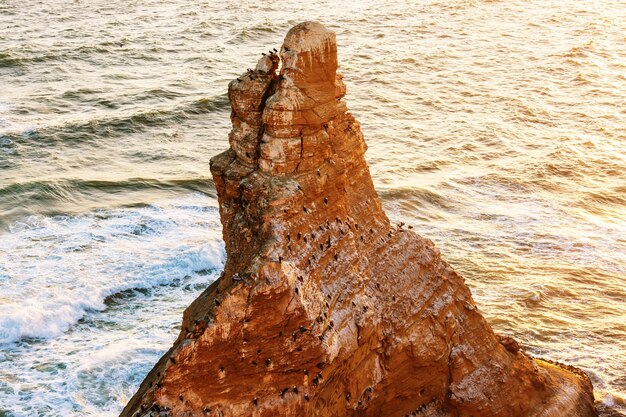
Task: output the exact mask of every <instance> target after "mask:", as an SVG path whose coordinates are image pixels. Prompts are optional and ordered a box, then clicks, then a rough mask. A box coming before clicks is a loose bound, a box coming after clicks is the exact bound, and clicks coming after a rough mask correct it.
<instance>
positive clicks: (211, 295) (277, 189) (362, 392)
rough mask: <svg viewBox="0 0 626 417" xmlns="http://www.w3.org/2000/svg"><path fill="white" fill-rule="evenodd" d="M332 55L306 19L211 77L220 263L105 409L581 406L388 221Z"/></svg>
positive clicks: (493, 411) (409, 412)
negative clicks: (129, 385) (248, 66)
mask: <svg viewBox="0 0 626 417" xmlns="http://www.w3.org/2000/svg"><path fill="white" fill-rule="evenodd" d="M279 67H280V71H279ZM336 70H337V46H336V43H335V35H334V33H333V32H331V31H329V30H327V29H326V28H324V27H323V26H322V25H320V24H319V23H315V22H306V23H302V24H299V25H297V26H295V27H294V28H293V29H291V30H290V31H289V33H288V34H287V36H286V38H285V41H284V44H283V45H282V47H281V50H280V52H279V54H272V55H268V56H265V57H263V58H262V59H261V60H260V61H259V64H258V65H257V67H256V68H255V69H254V70H250V71H248V72H247V73H246V74H243V75H242V76H241V77H240V78H238V79H237V80H235V81H232V82H231V83H230V84H229V90H228V93H229V99H230V103H231V105H232V115H231V119H232V123H233V129H232V131H231V133H230V135H229V142H230V149H229V150H227V151H226V152H224V153H222V154H220V155H218V156H216V157H214V158H213V159H212V161H211V172H212V174H213V177H214V180H215V185H216V188H217V191H218V196H219V204H220V215H221V219H222V224H223V226H224V229H223V235H224V241H225V244H226V251H227V254H228V258H227V262H226V265H225V268H224V272H223V274H222V276H221V277H220V278H219V280H217V281H216V282H214V283H213V284H212V285H211V286H210V287H209V288H208V289H207V290H206V291H205V292H204V293H203V294H202V295H201V296H200V297H199V298H198V299H197V300H196V301H194V303H193V304H192V305H191V306H189V307H188V309H187V310H186V311H185V314H184V318H183V324H182V330H181V333H180V335H179V337H178V339H177V340H176V342H175V344H174V346H173V347H172V348H171V349H170V351H169V352H168V353H167V354H166V355H165V356H164V357H163V358H162V359H161V360H160V361H159V363H158V364H157V365H156V366H155V367H154V369H153V370H152V371H151V372H150V374H149V375H148V376H147V378H146V379H145V381H144V382H143V383H142V384H141V387H140V389H139V391H138V392H137V394H136V395H135V396H134V397H133V398H132V400H131V401H130V403H129V404H128V405H127V406H126V408H125V409H124V411H123V412H122V416H129V417H130V416H150V415H158V416H176V417H179V416H180V417H182V416H220V417H231V416H232V417H234V416H258V417H270V416H271V417H275V416H294V417H295V416H298V417H300V416H311V417H313V416H320V417H323V416H328V417H331V416H336V417H339V416H372V417H381V416H382V417H396V416H397V417H400V416H441V417H444V416H450V417H452V416H467V417H470V416H473V417H514V416H515V417H533V416H534V417H552V416H563V417H565V416H567V417H577V416H578V417H590V416H594V415H595V410H594V405H593V395H592V387H591V383H590V381H589V379H588V378H587V377H586V376H585V375H584V374H582V373H576V372H572V371H571V370H568V369H567V368H566V367H562V366H558V365H554V364H553V363H548V362H544V361H541V360H533V359H531V358H529V357H527V356H526V355H525V354H524V353H523V352H522V351H521V350H520V348H519V345H518V344H517V343H516V342H515V341H514V340H513V339H510V338H506V337H499V336H498V335H496V334H494V332H493V331H492V329H491V328H490V327H489V325H488V324H487V322H486V321H485V319H484V318H483V317H482V316H481V314H480V313H479V311H478V309H477V308H476V305H475V304H474V301H473V300H472V297H471V294H470V291H469V289H468V288H467V286H466V285H465V283H464V281H463V279H462V278H461V277H460V276H459V275H458V274H457V273H456V272H455V271H454V270H453V269H452V268H451V267H450V266H449V265H448V264H447V263H446V261H445V260H444V259H443V258H442V256H441V254H440V253H439V251H438V250H437V249H436V248H435V247H434V245H433V243H432V242H431V241H430V240H428V239H425V238H423V237H420V236H419V235H417V234H416V233H414V232H413V231H411V230H409V229H408V228H405V227H403V226H402V225H397V226H395V225H392V224H390V222H389V219H388V218H387V217H386V215H385V213H384V212H383V210H382V207H381V204H380V201H379V199H378V197H377V195H376V191H375V190H374V187H373V184H372V180H371V178H370V174H369V171H368V167H367V164H366V162H365V159H364V153H365V150H366V145H365V142H364V140H363V135H362V134H361V130H360V127H359V123H358V122H357V121H356V120H355V118H354V117H353V116H352V115H351V114H350V113H349V112H348V111H347V108H346V104H345V101H344V99H343V97H344V95H345V93H346V88H345V86H344V84H343V82H342V79H341V76H340V75H339V74H337V72H336Z"/></svg>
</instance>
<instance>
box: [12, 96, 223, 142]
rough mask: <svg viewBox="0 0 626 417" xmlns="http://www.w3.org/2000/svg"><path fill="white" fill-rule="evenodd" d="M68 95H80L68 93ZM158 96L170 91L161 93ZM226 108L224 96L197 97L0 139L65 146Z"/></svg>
mask: <svg viewBox="0 0 626 417" xmlns="http://www.w3.org/2000/svg"><path fill="white" fill-rule="evenodd" d="M70 94H81V93H80V92H71V93H70ZM162 94H169V95H173V94H174V93H173V92H166V90H162ZM229 107H230V102H229V101H228V96H227V95H226V94H220V95H217V96H215V97H212V98H201V99H198V100H195V101H193V102H191V103H185V104H183V105H182V106H179V107H175V108H160V109H159V108H153V109H145V110H141V111H137V112H135V113H133V114H130V115H115V116H111V115H106V116H100V117H97V118H91V119H87V120H78V121H68V122H65V123H63V124H61V125H57V126H42V127H34V128H29V129H28V130H24V131H21V132H14V131H13V132H12V131H5V132H0V139H2V138H8V139H11V140H13V141H15V142H17V143H25V142H32V141H38V142H40V143H42V144H46V143H57V142H61V143H68V142H78V143H79V142H86V141H98V140H102V139H104V138H111V137H116V136H124V135H128V134H130V133H137V132H143V131H145V130H146V129H149V128H154V127H164V126H170V125H172V124H178V123H182V122H183V121H185V120H187V119H190V118H192V117H194V116H197V115H200V114H205V113H212V112H217V111H224V110H227V109H228V108H229Z"/></svg>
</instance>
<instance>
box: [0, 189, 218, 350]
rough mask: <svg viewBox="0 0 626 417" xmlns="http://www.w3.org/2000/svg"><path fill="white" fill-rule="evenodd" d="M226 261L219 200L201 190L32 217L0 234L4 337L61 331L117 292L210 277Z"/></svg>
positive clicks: (0, 311) (102, 306)
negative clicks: (146, 202)
mask: <svg viewBox="0 0 626 417" xmlns="http://www.w3.org/2000/svg"><path fill="white" fill-rule="evenodd" d="M35 260H36V262H35ZM224 260H225V253H224V249H223V245H222V241H221V226H220V223H219V215H218V211H217V207H216V205H215V200H214V199H212V198H209V197H207V196H204V195H202V194H194V195H191V196H188V197H185V198H182V199H176V200H168V201H164V202H160V203H156V204H153V205H150V206H146V207H141V208H134V209H119V210H106V211H98V212H96V213H91V214H88V215H84V216H56V217H45V216H32V217H29V218H27V219H24V220H23V221H21V222H16V223H15V224H13V225H12V226H11V230H10V233H7V234H4V235H0V265H4V268H3V269H2V270H0V294H2V296H3V299H2V302H0V329H1V330H0V343H10V342H15V341H18V340H20V339H23V338H52V337H57V336H59V335H61V334H63V333H64V332H66V331H68V329H70V328H71V326H73V325H74V324H76V323H77V322H78V321H79V320H80V319H81V318H83V317H85V315H86V314H88V313H89V312H90V311H102V310H104V309H106V308H107V300H110V298H111V297H112V296H115V295H116V294H120V293H122V292H124V291H129V290H138V289H147V290H151V289H153V288H155V287H158V286H163V285H172V284H173V283H176V282H177V281H180V280H182V279H184V278H185V277H188V276H193V275H198V276H204V275H206V271H211V270H213V271H215V270H219V269H221V268H222V266H223V263H224Z"/></svg>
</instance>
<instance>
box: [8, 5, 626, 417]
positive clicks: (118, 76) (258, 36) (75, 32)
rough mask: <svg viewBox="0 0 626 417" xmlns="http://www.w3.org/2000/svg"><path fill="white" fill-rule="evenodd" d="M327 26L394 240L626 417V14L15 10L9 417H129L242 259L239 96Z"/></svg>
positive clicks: (610, 9)
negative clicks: (139, 391) (238, 247)
mask: <svg viewBox="0 0 626 417" xmlns="http://www.w3.org/2000/svg"><path fill="white" fill-rule="evenodd" d="M313 3H314V4H313ZM310 19H316V20H319V21H321V22H322V23H324V24H325V25H327V26H328V27H330V28H332V29H334V30H335V31H336V32H337V40H338V43H339V58H340V64H341V68H340V71H341V72H342V73H343V74H344V77H345V81H346V84H347V86H348V95H347V100H348V105H349V107H350V108H351V110H352V112H353V113H354V114H355V116H356V117H357V118H358V119H359V121H360V122H361V124H362V130H363V133H364V134H365V138H366V140H367V143H368V145H369V151H368V153H367V155H366V156H367V160H368V163H369V165H370V169H371V173H372V176H373V178H374V183H375V185H376V187H377V190H378V192H379V194H380V196H381V198H382V200H383V204H384V207H385V209H386V210H387V212H388V214H389V216H390V217H391V218H392V220H393V221H396V222H400V221H404V222H406V223H408V224H412V225H414V227H415V230H416V231H418V232H419V233H421V234H422V235H425V236H427V237H429V238H431V239H432V240H433V241H435V243H436V244H437V246H438V247H439V248H440V249H441V250H442V252H443V253H444V255H445V256H446V258H447V259H448V260H449V261H450V263H451V264H452V265H453V266H454V267H455V268H456V269H457V271H459V273H461V274H462V275H463V276H464V277H465V278H466V281H467V283H468V285H469V286H470V287H471V289H472V292H473V294H474V296H475V299H476V301H477V303H478V305H479V307H480V310H481V311H482V312H483V314H484V315H485V316H486V317H487V319H488V320H489V322H490V323H491V324H492V326H493V327H494V328H495V329H496V331H498V332H500V333H503V334H506V335H510V336H514V337H515V338H516V339H517V340H519V341H520V342H521V344H522V345H523V347H524V349H525V350H526V351H527V352H528V353H529V354H531V355H534V356H539V357H548V358H551V359H555V360H558V361H561V362H565V363H569V364H572V365H575V366H578V367H580V368H582V369H583V370H585V371H586V372H587V373H588V374H589V375H590V377H591V379H592V381H593V383H594V386H595V389H596V396H597V400H598V404H599V406H600V408H601V411H602V415H603V416H606V417H609V416H626V4H624V2H623V1H622V0H593V1H592V0H574V1H567V2H566V1H560V0H553V1H550V0H527V1H517V0H501V1H497V0H491V1H487V0H440V1H434V0H423V1H371V0H366V1H341V2H331V1H318V2H301V1H286V0H285V1H274V2H271V4H266V3H259V2H249V3H242V2H236V1H227V0H225V1H222V2H210V1H205V0H198V1H194V2H188V1H183V0H160V1H156V0H133V1H128V0H124V1H121V0H107V1H101V0H89V1H87V0H71V1H69V0H68V1H65V0H56V1H36V0H21V1H17V0H3V1H1V2H0V416H2V417H9V416H10V417H26V416H28V417H31V416H46V417H48V416H49V417H53V416H63V417H68V416H115V415H117V414H118V413H119V412H120V411H121V409H122V407H123V406H124V404H125V403H126V401H127V400H128V399H129V398H130V396H131V395H132V394H133V393H134V391H135V389H136V388H137V386H138V384H139V383H140V382H141V380H142V379H143V377H144V376H145V374H146V373H147V372H148V370H149V369H151V367H152V365H153V364H154V363H155V361H156V360H157V359H158V358H159V357H160V356H161V355H162V354H163V353H164V352H165V351H166V350H167V349H168V348H169V346H170V345H171V343H172V342H173V341H174V339H175V337H176V335H177V333H178V330H179V328H178V327H177V326H179V324H180V320H181V314H182V311H183V309H184V308H185V307H186V306H187V305H188V304H189V303H190V302H191V300H193V299H194V298H195V297H196V296H197V295H198V294H199V293H200V292H201V291H202V290H203V289H204V288H206V286H207V285H208V284H209V283H210V282H212V281H213V280H214V279H216V278H217V277H218V276H219V273H220V270H221V268H222V265H223V262H224V259H225V253H224V249H223V245H222V243H221V227H220V223H219V215H218V212H217V201H216V196H215V189H214V186H213V183H212V181H211V178H210V173H209V159H210V158H211V156H213V155H215V154H216V153H218V152H220V151H222V150H224V149H225V148H226V147H227V146H228V142H227V134H228V131H229V129H230V122H229V112H230V109H229V105H228V100H227V98H226V88H227V83H228V82H229V81H230V80H231V79H233V78H234V77H236V76H237V75H238V74H239V73H241V72H244V71H245V69H246V68H249V67H252V66H253V65H254V63H255V62H256V60H257V59H258V57H259V56H260V53H261V52H264V51H267V50H268V49H271V48H273V47H278V46H279V45H280V43H281V41H282V39H283V37H284V35H285V33H286V31H287V30H288V29H289V28H290V27H291V26H293V25H294V24H296V23H298V22H300V21H303V20H310Z"/></svg>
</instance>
